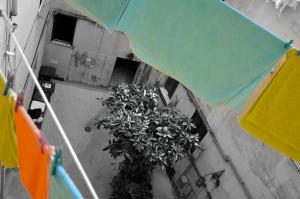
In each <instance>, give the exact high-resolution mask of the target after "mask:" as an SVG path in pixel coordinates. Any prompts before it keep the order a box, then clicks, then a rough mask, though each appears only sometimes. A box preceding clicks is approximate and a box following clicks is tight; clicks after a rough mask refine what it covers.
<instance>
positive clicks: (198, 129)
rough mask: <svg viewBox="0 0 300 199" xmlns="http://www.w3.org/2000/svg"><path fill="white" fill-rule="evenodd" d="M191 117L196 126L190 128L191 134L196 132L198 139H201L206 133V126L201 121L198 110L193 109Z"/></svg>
mask: <svg viewBox="0 0 300 199" xmlns="http://www.w3.org/2000/svg"><path fill="white" fill-rule="evenodd" d="M191 119H192V121H193V123H194V124H195V126H196V128H192V131H191V133H192V134H196V133H198V135H199V141H201V140H202V139H203V138H204V136H205V135H206V133H207V129H206V126H205V124H204V123H203V121H202V119H201V117H200V115H199V113H198V111H195V113H194V114H193V116H192V118H191Z"/></svg>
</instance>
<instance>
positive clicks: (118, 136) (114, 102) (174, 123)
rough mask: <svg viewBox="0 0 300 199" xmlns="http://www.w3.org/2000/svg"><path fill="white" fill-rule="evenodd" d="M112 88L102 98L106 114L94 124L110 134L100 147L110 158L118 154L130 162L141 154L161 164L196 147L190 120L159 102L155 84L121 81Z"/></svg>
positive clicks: (197, 145) (177, 157)
mask: <svg viewBox="0 0 300 199" xmlns="http://www.w3.org/2000/svg"><path fill="white" fill-rule="evenodd" d="M112 91H113V93H112V95H111V96H110V97H109V98H107V99H105V100H103V105H104V106H106V107H108V108H109V110H110V111H109V114H108V116H107V117H106V118H105V119H102V120H100V121H98V123H97V126H98V127H100V126H101V125H102V126H103V127H104V128H105V129H108V130H109V133H110V134H112V135H113V139H111V140H110V141H109V145H108V146H107V147H106V148H105V149H104V150H108V151H109V153H110V154H111V155H112V156H113V157H114V158H117V157H119V156H122V157H125V158H126V159H128V160H129V161H130V162H134V161H135V159H136V157H140V156H142V157H144V158H145V159H147V160H149V161H150V162H151V163H152V164H153V165H155V164H158V165H160V166H162V167H165V166H172V163H174V162H176V161H178V160H179V159H181V158H183V157H184V156H185V155H186V154H189V153H190V150H194V149H197V148H199V147H200V146H199V137H198V135H195V134H191V133H190V131H191V129H192V128H195V126H194V124H193V123H192V121H191V120H190V119H189V118H187V117H185V116H183V115H181V114H180V113H179V112H177V111H175V110H173V109H172V108H170V107H165V106H161V105H159V102H158V93H157V89H156V87H152V86H138V85H127V84H121V85H117V86H114V87H113V88H112Z"/></svg>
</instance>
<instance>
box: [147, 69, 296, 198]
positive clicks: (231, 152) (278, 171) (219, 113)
mask: <svg viewBox="0 0 300 199" xmlns="http://www.w3.org/2000/svg"><path fill="white" fill-rule="evenodd" d="M166 78H167V77H166V76H165V75H164V74H162V73H160V72H158V71H156V70H152V71H151V73H150V75H149V81H148V83H152V84H153V83H155V82H156V81H158V82H160V84H161V86H163V85H164V83H165V81H166ZM171 101H178V103H177V105H176V109H177V110H179V111H181V112H182V113H183V114H185V115H187V116H188V117H191V116H192V115H193V113H194V111H195V110H196V107H195V105H194V103H193V102H192V100H191V99H190V97H189V96H188V94H187V91H186V90H185V88H184V87H183V86H182V85H180V84H179V86H178V87H177V89H176V90H175V92H174V95H173V96H172V99H171ZM196 102H197V103H198V106H199V107H201V109H202V111H203V112H204V114H205V116H206V118H207V120H208V122H209V124H210V126H211V128H212V130H213V132H214V133H215V136H216V138H217V140H218V142H219V144H220V146H221V148H223V150H224V153H225V154H226V155H228V156H229V157H230V159H231V160H232V162H233V164H234V165H236V167H237V170H238V172H239V173H240V174H241V178H242V180H243V181H244V182H245V184H246V186H247V188H248V189H249V191H250V193H251V194H252V196H253V198H255V199H256V198H259V199H260V198H264V199H275V198H276V199H277V198H278V199H285V198H289V199H290V198H291V199H298V198H299V197H300V190H299V187H300V176H299V173H298V171H297V169H296V168H295V166H294V165H293V163H292V161H291V160H290V159H288V158H286V157H284V156H283V155H281V154H280V153H278V152H276V151H274V150H272V149H271V148H269V147H268V146H266V145H264V144H263V143H262V142H260V141H258V140H257V139H255V138H254V137H252V136H251V135H250V134H248V133H246V132H245V131H243V130H242V129H241V128H240V126H239V123H238V113H237V112H235V111H233V110H231V109H228V108H226V107H222V106H221V107H210V106H208V105H207V104H206V103H205V102H203V101H201V100H199V99H196ZM201 144H202V146H203V147H204V149H205V150H204V151H203V152H201V153H199V152H197V153H194V157H195V159H196V161H195V163H196V165H197V168H198V169H199V171H200V173H201V175H202V176H205V175H206V174H209V173H212V172H216V171H220V170H223V169H225V172H224V174H223V175H222V176H221V184H220V186H219V187H217V188H214V186H213V184H212V181H211V176H207V177H206V183H207V184H208V190H209V191H210V192H211V195H212V197H213V198H214V199H225V198H226V199H243V198H245V199H246V198H247V196H246V194H245V192H244V191H243V189H242V186H241V185H240V183H239V181H238V180H237V177H236V175H235V173H234V172H233V170H232V168H231V167H230V165H229V164H228V162H226V161H224V159H223V157H222V156H221V154H220V151H219V150H218V148H217V147H216V144H215V143H214V141H213V139H212V137H211V136H210V134H207V135H206V136H205V138H204V139H203V141H202V143H201ZM174 167H175V170H176V173H175V176H174V177H173V179H174V181H175V183H177V185H179V183H178V180H179V178H180V177H181V176H183V175H184V176H186V177H188V179H189V181H190V182H191V185H192V189H193V194H191V195H190V196H189V197H188V198H189V199H203V198H205V195H206V190H205V189H203V188H198V187H197V186H196V185H195V182H196V181H197V180H198V176H197V174H196V172H195V169H194V168H193V167H191V164H190V161H189V160H188V159H183V160H181V161H179V162H177V163H176V164H175V165H174Z"/></svg>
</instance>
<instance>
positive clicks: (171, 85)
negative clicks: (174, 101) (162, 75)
mask: <svg viewBox="0 0 300 199" xmlns="http://www.w3.org/2000/svg"><path fill="white" fill-rule="evenodd" d="M178 84H179V82H178V81H177V80H175V79H173V78H171V77H168V79H167V81H166V83H165V89H166V90H167V91H168V96H169V98H170V99H171V98H172V96H173V94H174V92H175V90H176V88H177V87H178Z"/></svg>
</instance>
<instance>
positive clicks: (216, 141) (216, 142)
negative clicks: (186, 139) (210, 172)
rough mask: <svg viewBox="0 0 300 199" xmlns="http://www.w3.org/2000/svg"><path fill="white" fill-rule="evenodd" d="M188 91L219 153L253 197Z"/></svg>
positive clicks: (247, 193)
mask: <svg viewBox="0 0 300 199" xmlns="http://www.w3.org/2000/svg"><path fill="white" fill-rule="evenodd" d="M185 89H186V91H187V94H188V96H189V98H190V99H191V101H192V103H193V104H194V105H195V106H196V109H197V111H198V112H199V115H200V117H201V119H202V121H203V122H204V124H205V126H206V128H207V131H208V133H209V134H210V136H211V138H212V140H213V143H214V144H215V145H216V147H217V149H218V151H219V153H220V154H221V156H222V158H223V160H224V161H225V162H226V163H228V164H229V166H230V168H231V169H232V171H233V173H234V174H235V176H236V178H237V180H238V182H239V183H240V185H241V187H242V188H243V190H244V192H245V194H246V196H247V198H248V199H253V196H252V194H251V193H250V191H249V189H248V187H247V186H246V184H245V182H244V180H243V179H242V177H241V174H240V172H239V171H238V169H237V167H236V166H235V164H234V163H233V161H232V159H231V158H230V157H229V156H228V155H227V154H225V152H224V150H223V148H222V147H221V145H220V143H219V142H218V140H217V138H216V136H215V133H214V132H213V131H212V129H211V127H210V125H209V123H208V121H207V120H206V117H205V115H204V113H203V111H202V109H201V108H200V106H199V104H198V103H197V100H196V99H195V96H194V95H193V93H191V91H189V90H188V89H187V88H185ZM191 163H192V165H193V167H194V168H195V169H196V167H197V166H196V165H195V162H194V163H193V161H191ZM197 169H198V168H197ZM197 169H196V171H197Z"/></svg>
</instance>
